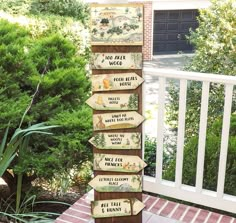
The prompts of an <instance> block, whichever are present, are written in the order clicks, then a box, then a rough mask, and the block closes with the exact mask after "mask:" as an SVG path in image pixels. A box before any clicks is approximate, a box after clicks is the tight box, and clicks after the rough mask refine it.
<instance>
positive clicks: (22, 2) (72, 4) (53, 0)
mask: <svg viewBox="0 0 236 223" xmlns="http://www.w3.org/2000/svg"><path fill="white" fill-rule="evenodd" d="M0 10H3V11H4V12H8V13H10V14H18V15H29V14H34V15H39V14H44V16H45V14H46V16H47V15H51V14H54V15H59V16H65V17H73V18H74V19H76V20H79V21H81V22H82V23H83V24H84V25H87V23H88V19H89V14H90V13H89V6H88V4H86V3H84V2H83V1H82V0H0Z"/></svg>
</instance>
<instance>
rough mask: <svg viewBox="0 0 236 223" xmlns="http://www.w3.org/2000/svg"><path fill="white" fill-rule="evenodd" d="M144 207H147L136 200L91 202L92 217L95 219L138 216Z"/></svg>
mask: <svg viewBox="0 0 236 223" xmlns="http://www.w3.org/2000/svg"><path fill="white" fill-rule="evenodd" d="M144 207H145V205H144V204H143V203H142V202H141V201H139V200H138V199H136V198H127V199H112V200H98V201H92V202H91V209H92V216H93V217H94V218H106V217H117V216H131V215H137V214H138V213H139V212H140V211H142V210H143V208H144Z"/></svg>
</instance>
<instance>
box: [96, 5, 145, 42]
mask: <svg viewBox="0 0 236 223" xmlns="http://www.w3.org/2000/svg"><path fill="white" fill-rule="evenodd" d="M91 44H92V45H106V46H107V45H142V44H143V5H141V4H129V5H127V4H125V5H122V4H120V5H114V4H112V5H103V4H92V5H91Z"/></svg>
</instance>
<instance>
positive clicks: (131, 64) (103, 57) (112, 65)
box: [91, 53, 142, 69]
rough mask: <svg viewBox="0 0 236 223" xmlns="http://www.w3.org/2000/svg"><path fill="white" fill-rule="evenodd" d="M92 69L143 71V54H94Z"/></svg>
mask: <svg viewBox="0 0 236 223" xmlns="http://www.w3.org/2000/svg"><path fill="white" fill-rule="evenodd" d="M91 65H92V69H142V53H94V54H93V55H92V61H91Z"/></svg>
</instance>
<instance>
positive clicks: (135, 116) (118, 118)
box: [93, 111, 144, 131]
mask: <svg viewBox="0 0 236 223" xmlns="http://www.w3.org/2000/svg"><path fill="white" fill-rule="evenodd" d="M143 121H144V117H143V116H142V115H140V114H139V113H137V112H133V111H132V112H113V113H104V114H97V115H93V129H94V130H95V131H97V130H111V129H130V128H136V127H137V126H139V125H140V124H141V123H142V122H143Z"/></svg>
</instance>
